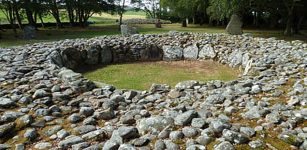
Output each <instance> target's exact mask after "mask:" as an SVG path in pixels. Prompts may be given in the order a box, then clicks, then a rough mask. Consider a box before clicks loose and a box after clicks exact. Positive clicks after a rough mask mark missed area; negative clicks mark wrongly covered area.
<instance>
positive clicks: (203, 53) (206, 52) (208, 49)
mask: <svg viewBox="0 0 307 150" xmlns="http://www.w3.org/2000/svg"><path fill="white" fill-rule="evenodd" d="M198 57H199V58H201V59H213V58H215V57H216V52H215V51H214V49H213V47H212V46H211V44H206V45H204V46H203V48H202V49H201V50H200V51H199V54H198Z"/></svg>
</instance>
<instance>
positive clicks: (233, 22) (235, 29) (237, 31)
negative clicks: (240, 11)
mask: <svg viewBox="0 0 307 150" xmlns="http://www.w3.org/2000/svg"><path fill="white" fill-rule="evenodd" d="M242 25H243V23H242V21H241V18H240V17H239V16H238V15H236V14H233V15H232V16H231V18H230V21H229V23H228V25H227V27H226V31H227V33H229V34H232V35H241V34H243V31H242Z"/></svg>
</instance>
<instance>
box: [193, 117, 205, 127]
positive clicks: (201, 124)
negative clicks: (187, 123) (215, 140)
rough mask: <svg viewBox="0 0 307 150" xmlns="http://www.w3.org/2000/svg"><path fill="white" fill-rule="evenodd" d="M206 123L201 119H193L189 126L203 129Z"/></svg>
mask: <svg viewBox="0 0 307 150" xmlns="http://www.w3.org/2000/svg"><path fill="white" fill-rule="evenodd" d="M206 124H207V123H206V121H205V120H204V119H202V118H194V119H192V123H191V126H192V127H195V128H203V127H205V125H206Z"/></svg>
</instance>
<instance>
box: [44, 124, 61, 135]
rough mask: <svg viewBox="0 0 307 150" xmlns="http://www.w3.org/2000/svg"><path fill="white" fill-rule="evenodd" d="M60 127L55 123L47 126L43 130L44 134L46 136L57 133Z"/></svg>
mask: <svg viewBox="0 0 307 150" xmlns="http://www.w3.org/2000/svg"><path fill="white" fill-rule="evenodd" d="M61 129H62V126H60V125H55V126H52V127H50V128H48V129H47V130H45V131H44V134H45V135H47V136H51V135H53V134H55V133H57V132H58V131H60V130H61Z"/></svg>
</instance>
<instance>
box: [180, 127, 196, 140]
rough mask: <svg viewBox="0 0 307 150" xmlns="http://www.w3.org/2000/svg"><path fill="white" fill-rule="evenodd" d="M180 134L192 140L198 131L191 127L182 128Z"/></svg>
mask: <svg viewBox="0 0 307 150" xmlns="http://www.w3.org/2000/svg"><path fill="white" fill-rule="evenodd" d="M182 133H183V134H184V136H185V137H188V138H193V137H195V136H196V135H197V134H198V131H197V129H195V128H193V127H184V128H182Z"/></svg>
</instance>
